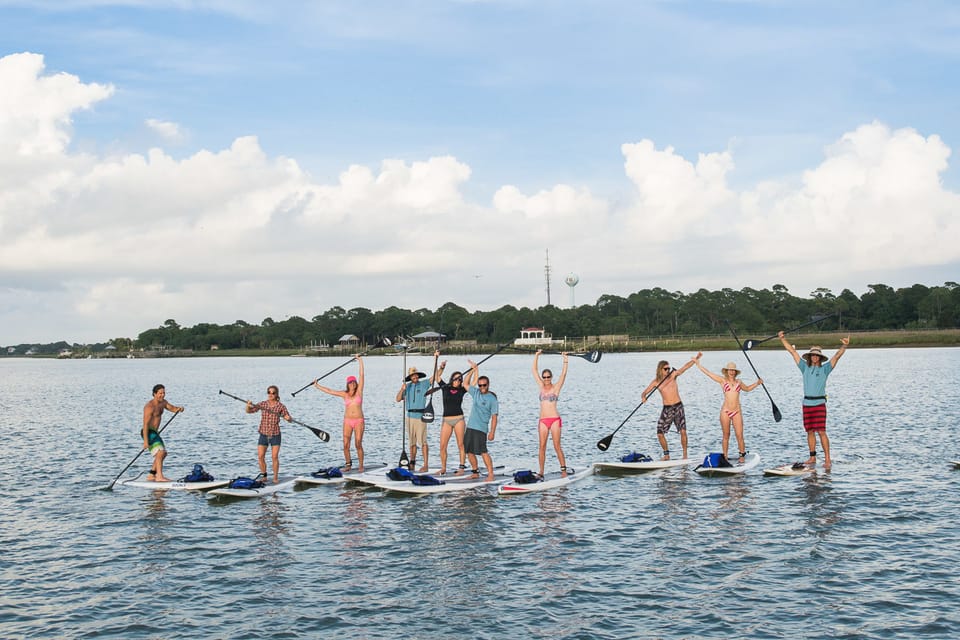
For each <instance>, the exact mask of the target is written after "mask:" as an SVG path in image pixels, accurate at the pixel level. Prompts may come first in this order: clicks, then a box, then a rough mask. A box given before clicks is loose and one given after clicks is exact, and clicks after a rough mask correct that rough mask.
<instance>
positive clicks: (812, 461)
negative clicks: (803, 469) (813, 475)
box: [803, 456, 817, 467]
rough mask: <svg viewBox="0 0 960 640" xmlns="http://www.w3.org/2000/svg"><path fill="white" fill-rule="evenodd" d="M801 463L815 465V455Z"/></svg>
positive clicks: (809, 465)
mask: <svg viewBox="0 0 960 640" xmlns="http://www.w3.org/2000/svg"><path fill="white" fill-rule="evenodd" d="M803 464H805V465H807V466H808V467H815V466H817V458H816V457H815V456H811V457H809V458H807V461H806V462H804V463H803Z"/></svg>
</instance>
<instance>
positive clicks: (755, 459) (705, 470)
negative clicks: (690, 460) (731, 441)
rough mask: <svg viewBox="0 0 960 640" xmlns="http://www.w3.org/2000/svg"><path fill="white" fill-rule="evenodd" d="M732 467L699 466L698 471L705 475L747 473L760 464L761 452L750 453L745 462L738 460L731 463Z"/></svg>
mask: <svg viewBox="0 0 960 640" xmlns="http://www.w3.org/2000/svg"><path fill="white" fill-rule="evenodd" d="M730 464H732V465H733V466H732V467H704V466H699V467H697V469H696V472H697V473H699V474H700V475H704V476H735V475H738V474H741V473H746V472H747V471H750V469H753V468H754V467H756V466H757V465H759V464H760V454H758V453H748V454H747V456H746V457H745V458H744V461H743V464H738V463H736V462H732V461H731V463H730Z"/></svg>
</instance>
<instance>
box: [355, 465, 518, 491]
mask: <svg viewBox="0 0 960 640" xmlns="http://www.w3.org/2000/svg"><path fill="white" fill-rule="evenodd" d="M394 468H395V467H390V468H389V469H378V470H377V471H373V472H370V473H364V474H361V475H358V476H352V477H351V478H350V480H352V481H354V482H359V483H362V484H367V485H371V486H375V487H380V488H381V489H382V488H383V487H382V486H381V485H385V484H395V483H408V484H409V483H410V481H409V480H391V479H390V478H389V476H387V473H389V472H390V470H391V469H394ZM513 471H514V470H513V468H510V467H505V466H503V465H498V466H495V467H494V468H493V475H495V476H511V475H513ZM486 474H487V470H486V468H481V469H480V476H481V477H483V476H485V475H486ZM414 475H418V476H422V475H429V476H433V477H434V478H436V479H437V480H443V481H444V482H445V483H446V484H451V483H454V482H457V483H459V482H476V481H477V479H476V478H471V477H470V475H471V474H470V470H469V469H468V470H466V471H465V472H463V473H460V474H456V473H454V472H453V471H449V470H448V471H447V473H446V474H445V475H440V469H431V470H430V471H427V472H426V473H420V472H419V471H414Z"/></svg>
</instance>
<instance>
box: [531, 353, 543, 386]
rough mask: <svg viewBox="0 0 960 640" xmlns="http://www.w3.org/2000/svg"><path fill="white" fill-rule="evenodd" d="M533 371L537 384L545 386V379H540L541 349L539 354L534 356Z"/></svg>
mask: <svg viewBox="0 0 960 640" xmlns="http://www.w3.org/2000/svg"><path fill="white" fill-rule="evenodd" d="M531 369H532V370H533V377H534V379H535V380H536V381H537V384H539V385H543V378H541V377H540V349H537V352H536V353H535V354H533V365H532V366H531Z"/></svg>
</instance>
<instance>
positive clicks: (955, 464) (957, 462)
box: [950, 460, 960, 469]
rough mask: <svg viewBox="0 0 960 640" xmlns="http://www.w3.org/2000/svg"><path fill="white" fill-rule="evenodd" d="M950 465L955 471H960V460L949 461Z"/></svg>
mask: <svg viewBox="0 0 960 640" xmlns="http://www.w3.org/2000/svg"><path fill="white" fill-rule="evenodd" d="M950 464H952V465H953V466H955V467H956V468H957V469H960V460H951V461H950Z"/></svg>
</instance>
